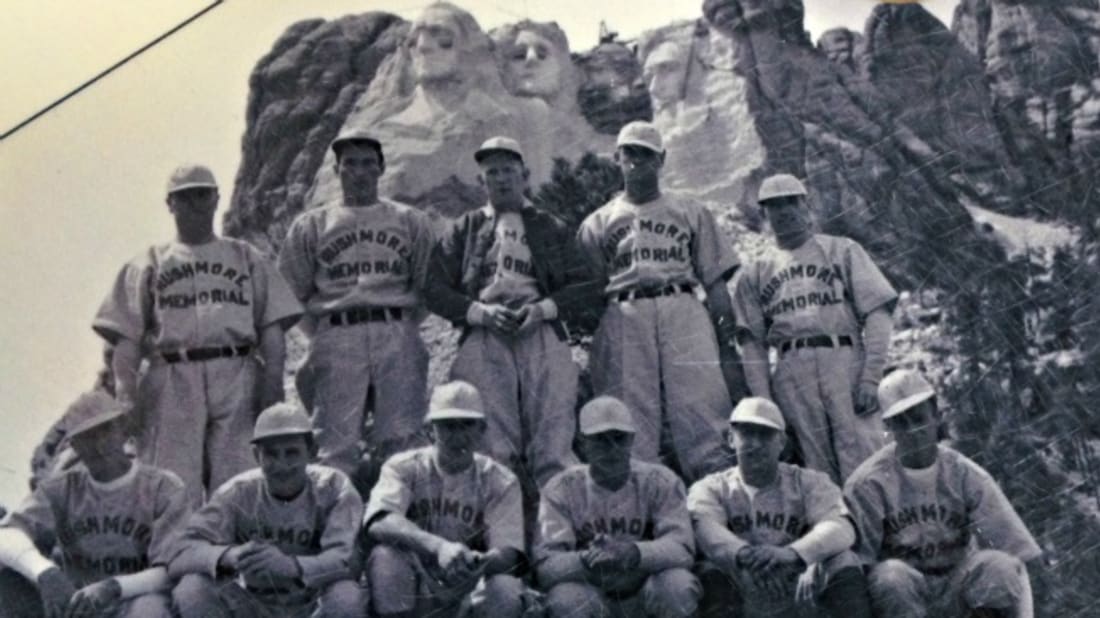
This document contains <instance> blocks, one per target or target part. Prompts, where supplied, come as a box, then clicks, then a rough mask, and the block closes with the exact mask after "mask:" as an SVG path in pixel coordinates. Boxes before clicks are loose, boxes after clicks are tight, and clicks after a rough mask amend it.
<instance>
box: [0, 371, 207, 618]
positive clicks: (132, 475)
mask: <svg viewBox="0 0 1100 618" xmlns="http://www.w3.org/2000/svg"><path fill="white" fill-rule="evenodd" d="M125 414H126V409H125V407H124V406H123V405H122V404H120V403H119V402H118V401H116V400H115V399H114V398H113V397H111V396H110V395H108V394H106V393H103V392H90V393H86V394H84V395H82V396H81V397H80V398H79V399H77V400H76V401H75V402H74V403H73V405H72V406H71V407H70V408H69V410H68V411H67V412H66V417H67V418H68V419H69V425H68V439H69V441H70V443H71V445H72V448H73V450H74V451H76V454H77V455H78V456H79V458H80V460H81V462H82V465H79V466H75V467H72V468H69V469H67V470H64V471H62V472H59V473H57V474H55V475H53V476H49V477H47V478H44V479H43V480H42V481H41V482H40V483H39V484H38V486H37V488H36V489H35V490H34V492H33V493H32V494H31V496H30V497H29V498H27V500H26V501H25V502H24V503H23V504H22V505H21V506H20V507H19V508H17V509H15V510H14V511H13V512H12V513H10V514H9V515H8V516H7V517H6V518H5V519H4V521H3V522H2V523H0V563H2V564H3V565H5V566H8V567H10V568H11V569H12V570H14V571H15V572H18V573H19V574H21V575H22V576H23V577H22V578H18V579H16V578H13V577H10V576H7V577H3V578H0V580H2V583H0V600H3V601H4V602H3V603H0V616H5V617H6V616H46V617H48V618H53V617H57V618H60V617H61V616H66V617H92V616H95V617H99V616H118V617H125V618H145V617H150V616H152V617H155V616H164V617H167V616H169V615H170V613H169V610H170V607H169V599H168V594H167V592H168V590H169V588H170V587H171V585H170V580H169V578H168V571H167V569H166V568H165V565H166V564H167V562H168V559H169V558H170V557H171V556H170V553H169V552H170V551H171V549H172V544H173V539H174V538H175V533H176V530H177V529H178V528H179V527H180V526H181V525H182V524H183V523H184V521H185V520H186V517H187V513H188V508H187V495H186V491H185V489H184V485H183V481H182V480H180V478H179V477H177V476H176V475H174V474H172V473H171V472H168V471H167V470H162V469H160V468H154V467H151V466H147V465H145V464H142V463H139V462H136V461H134V460H133V459H131V458H130V457H129V456H128V455H127V454H126V453H125V451H124V450H123V443H124V442H125V440H126V435H125V432H124V426H125V423H126V421H125V419H124V417H125ZM51 542H56V543H57V544H58V547H59V549H60V552H59V554H60V556H61V564H60V566H59V565H57V564H55V563H54V562H52V561H51V560H50V559H49V558H47V557H46V556H44V555H43V554H42V553H40V552H39V550H38V547H42V546H45V545H49V544H50V543H51ZM5 573H9V574H10V572H5ZM28 588H30V589H32V590H28ZM35 597H37V599H36V598H35ZM20 599H22V600H24V601H27V600H32V601H31V602H32V606H33V605H38V607H28V606H26V605H21V604H20V602H19V600H20Z"/></svg>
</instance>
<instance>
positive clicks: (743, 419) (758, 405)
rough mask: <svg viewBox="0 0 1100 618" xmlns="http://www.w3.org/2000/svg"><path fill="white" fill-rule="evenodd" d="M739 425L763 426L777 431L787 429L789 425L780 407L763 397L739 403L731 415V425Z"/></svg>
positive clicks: (746, 399) (750, 398) (746, 398)
mask: <svg viewBox="0 0 1100 618" xmlns="http://www.w3.org/2000/svg"><path fill="white" fill-rule="evenodd" d="M739 423H747V424H750V425H761V426H763V427H770V428H772V429H775V430H777V431H785V430H786V429H787V423H786V422H785V421H784V420H783V413H782V412H780V411H779V406H777V405H775V404H774V403H773V402H772V401H771V400H770V399H764V398H763V397H745V398H744V399H742V400H741V401H739V402H737V406H736V407H734V408H733V413H732V414H730V424H731V425H736V424H739Z"/></svg>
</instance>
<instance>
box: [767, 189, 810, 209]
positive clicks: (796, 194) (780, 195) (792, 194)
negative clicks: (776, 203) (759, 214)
mask: <svg viewBox="0 0 1100 618" xmlns="http://www.w3.org/2000/svg"><path fill="white" fill-rule="evenodd" d="M784 197H806V193H805V192H803V193H799V192H797V191H789V192H787V193H777V194H775V195H769V196H767V197H760V198H757V199H756V203H757V204H760V205H761V206H767V204H766V203H765V202H768V201H770V200H778V199H780V198H784Z"/></svg>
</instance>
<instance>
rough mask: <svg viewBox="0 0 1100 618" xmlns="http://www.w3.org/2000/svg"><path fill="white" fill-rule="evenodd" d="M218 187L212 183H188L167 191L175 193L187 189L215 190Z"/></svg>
mask: <svg viewBox="0 0 1100 618" xmlns="http://www.w3.org/2000/svg"><path fill="white" fill-rule="evenodd" d="M217 188H218V185H216V184H214V183H212V182H189V183H186V184H182V185H179V186H178V187H172V188H171V189H169V190H168V193H175V192H177V191H186V190H187V189H217Z"/></svg>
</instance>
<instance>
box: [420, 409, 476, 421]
mask: <svg viewBox="0 0 1100 618" xmlns="http://www.w3.org/2000/svg"><path fill="white" fill-rule="evenodd" d="M447 419H470V420H477V421H483V420H485V413H484V412H480V411H478V410H467V409H464V408H443V409H441V410H432V411H431V412H428V416H426V417H425V419H424V420H426V421H429V422H430V421H442V420H447Z"/></svg>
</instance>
